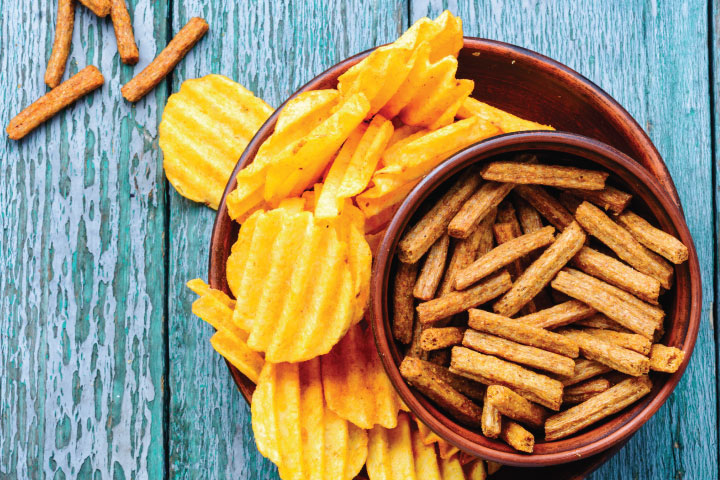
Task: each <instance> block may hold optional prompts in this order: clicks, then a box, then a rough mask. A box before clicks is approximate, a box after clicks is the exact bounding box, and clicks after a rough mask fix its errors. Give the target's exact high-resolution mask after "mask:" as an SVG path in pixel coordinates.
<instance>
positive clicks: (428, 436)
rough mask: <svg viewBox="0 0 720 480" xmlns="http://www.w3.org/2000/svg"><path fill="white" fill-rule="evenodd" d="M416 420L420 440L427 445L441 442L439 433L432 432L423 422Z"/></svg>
mask: <svg viewBox="0 0 720 480" xmlns="http://www.w3.org/2000/svg"><path fill="white" fill-rule="evenodd" d="M414 418H415V424H416V425H417V429H418V432H419V433H420V438H422V441H423V443H424V444H425V445H432V444H433V443H437V442H439V441H440V437H438V435H437V433H435V432H433V431H432V430H430V428H429V427H428V426H427V425H425V424H424V423H423V422H422V421H420V419H419V418H417V417H414Z"/></svg>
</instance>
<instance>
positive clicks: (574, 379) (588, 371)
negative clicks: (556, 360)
mask: <svg viewBox="0 0 720 480" xmlns="http://www.w3.org/2000/svg"><path fill="white" fill-rule="evenodd" d="M610 370H612V369H611V368H610V367H608V366H607V365H604V364H602V363H600V362H596V361H593V360H588V359H586V358H578V359H577V361H576V362H575V372H574V373H573V374H572V375H570V376H569V377H558V378H559V379H560V381H561V382H562V384H563V385H564V386H566V387H567V386H570V385H575V384H578V383H580V382H582V381H585V380H587V379H588V378H593V377H597V376H598V375H602V374H603V373H607V372H609V371H610Z"/></svg>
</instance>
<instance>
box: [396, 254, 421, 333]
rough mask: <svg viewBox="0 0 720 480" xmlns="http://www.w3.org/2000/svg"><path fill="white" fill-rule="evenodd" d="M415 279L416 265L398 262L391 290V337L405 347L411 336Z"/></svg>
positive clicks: (413, 316)
mask: <svg viewBox="0 0 720 480" xmlns="http://www.w3.org/2000/svg"><path fill="white" fill-rule="evenodd" d="M416 277H417V264H416V263H402V262H398V268H397V270H396V272H395V285H394V290H393V315H394V316H393V336H394V337H395V339H396V340H397V341H399V342H402V343H404V344H406V345H407V344H408V343H410V341H411V340H412V335H413V319H414V318H415V304H414V303H413V288H414V286H415V278H416Z"/></svg>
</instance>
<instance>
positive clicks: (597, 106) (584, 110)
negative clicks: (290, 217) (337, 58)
mask: <svg viewBox="0 0 720 480" xmlns="http://www.w3.org/2000/svg"><path fill="white" fill-rule="evenodd" d="M370 52H371V50H368V51H366V52H363V53H360V54H358V55H355V56H353V57H351V58H348V59H346V60H344V61H342V62H340V63H338V64H337V65H335V66H333V67H331V68H329V69H328V70H327V71H325V72H323V73H321V74H320V75H318V76H317V77H315V78H313V79H312V80H311V81H310V82H308V83H307V84H306V85H304V86H303V87H301V88H300V89H299V90H298V91H297V92H295V93H294V94H293V95H292V96H290V97H289V98H288V100H290V99H292V98H293V97H295V96H296V95H298V94H299V93H301V92H305V91H309V90H318V89H322V88H335V87H336V86H337V79H338V77H339V76H340V75H341V74H342V73H344V72H345V71H346V70H347V69H349V68H350V67H352V66H353V65H355V64H356V63H358V62H359V61H361V60H362V59H363V58H365V57H366V56H367V55H369V53H370ZM458 64H459V67H458V77H459V78H469V79H472V80H473V81H474V82H475V90H474V91H473V96H474V97H475V98H478V99H480V100H483V101H486V102H488V103H490V104H492V105H494V106H497V107H499V108H502V109H505V110H507V111H508V112H510V113H513V114H515V115H519V116H521V117H524V118H527V119H530V120H535V121H538V122H541V123H544V124H550V125H553V126H555V128H557V129H558V130H564V131H568V132H574V133H579V134H583V135H587V136H590V137H593V138H597V139H599V140H601V141H603V142H605V143H607V144H609V145H612V146H614V147H615V148H617V149H619V150H620V151H622V152H624V153H627V154H628V155H630V156H631V157H632V158H634V159H635V160H637V161H638V162H640V164H642V165H643V166H644V167H645V168H647V169H648V170H649V171H650V172H651V173H652V175H653V176H655V177H656V178H658V179H659V181H660V183H661V184H662V185H663V186H664V188H665V189H666V190H667V191H668V192H669V195H670V196H671V197H672V198H673V199H674V201H675V202H677V203H678V204H679V200H678V196H677V192H676V191H675V187H674V185H673V183H672V179H671V178H670V175H669V174H668V171H667V168H666V167H665V164H664V163H663V161H662V159H661V158H660V156H659V154H658V152H657V150H656V149H655V147H654V146H653V144H652V142H651V141H650V139H649V138H648V136H647V135H646V134H645V132H644V131H643V130H642V128H641V127H640V126H639V125H638V124H637V122H635V120H633V118H632V117H631V116H630V115H629V114H628V112H627V111H625V110H624V109H623V108H622V107H621V106H620V105H619V104H618V103H617V102H616V101H615V100H613V99H612V98H611V97H610V96H609V95H608V94H607V93H605V92H604V91H603V90H602V89H600V88H598V87H597V86H596V85H595V84H593V83H592V82H591V81H589V80H588V79H586V78H585V77H583V76H582V75H580V74H578V73H577V72H575V71H573V70H571V69H570V68H568V67H566V66H564V65H562V64H560V63H558V62H556V61H554V60H552V59H549V58H547V57H545V56H542V55H539V54H537V53H535V52H532V51H530V50H526V49H524V48H521V47H517V46H514V45H510V44H507V43H502V42H497V41H493V40H486V39H481V38H473V37H465V44H464V47H463V49H462V50H461V51H460V55H459V58H458ZM281 109H282V105H281V106H280V107H279V108H278V110H277V111H276V112H275V113H274V114H273V115H272V116H270V118H269V119H268V120H267V121H266V122H265V124H264V125H263V126H262V127H261V128H260V130H258V132H257V134H256V135H255V137H254V138H253V139H252V141H251V142H250V143H249V144H248V146H247V148H246V149H245V151H244V153H243V155H242V157H241V158H240V160H239V161H238V164H237V165H236V167H235V170H234V171H233V173H232V175H231V176H230V180H229V181H228V184H227V186H226V188H225V192H224V195H223V198H222V201H221V202H220V205H219V207H218V212H217V216H216V218H215V225H214V227H213V232H212V239H211V243H210V258H209V269H208V283H209V284H210V286H211V287H213V288H216V289H219V290H222V291H224V292H225V293H228V294H230V289H229V287H228V285H227V281H226V277H225V264H226V262H227V258H228V256H229V255H230V249H231V248H232V245H233V243H235V241H236V240H237V234H238V230H239V225H238V224H237V223H236V222H234V221H233V220H232V219H231V218H230V216H229V215H228V213H227V206H226V203H225V197H226V196H227V194H228V193H230V192H231V191H232V190H234V189H235V186H236V181H235V176H236V175H237V173H238V172H239V171H240V170H241V169H243V168H245V167H246V166H247V165H249V164H250V163H252V161H253V159H254V158H255V155H256V153H257V151H258V149H259V148H260V145H262V143H263V142H264V141H265V140H266V139H267V138H268V137H269V136H270V135H271V134H272V132H273V130H274V128H275V122H276V121H277V117H278V112H279V111H280V110H281ZM228 367H229V369H230V373H231V375H232V376H233V379H234V380H235V383H236V384H237V385H238V388H239V389H240V391H241V392H242V394H243V396H244V397H245V399H246V400H248V401H249V400H250V398H251V396H252V392H253V390H254V388H255V385H254V384H253V383H252V382H251V381H250V380H249V379H248V378H246V377H245V376H244V375H242V374H241V373H240V372H239V371H238V370H237V369H235V368H234V367H232V365H230V364H229V363H228Z"/></svg>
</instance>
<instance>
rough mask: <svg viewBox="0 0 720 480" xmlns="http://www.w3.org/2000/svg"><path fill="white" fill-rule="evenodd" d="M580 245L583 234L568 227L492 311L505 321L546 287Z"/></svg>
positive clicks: (582, 241)
mask: <svg viewBox="0 0 720 480" xmlns="http://www.w3.org/2000/svg"><path fill="white" fill-rule="evenodd" d="M584 243H585V233H584V232H583V231H582V229H581V228H580V227H579V226H578V224H577V223H575V222H573V223H571V224H570V225H569V226H568V227H567V228H566V229H565V230H564V231H563V232H562V233H561V234H560V235H558V237H557V239H556V240H555V242H554V243H553V244H552V245H550V247H548V248H547V250H545V251H544V252H543V253H542V255H540V257H539V258H538V259H537V260H535V261H534V262H533V263H532V265H530V267H528V269H527V270H525V272H524V273H523V274H522V275H521V276H520V278H518V279H517V280H516V281H515V283H513V286H512V288H511V289H510V291H509V292H507V293H506V294H505V295H503V297H502V298H501V299H500V300H498V301H497V302H496V303H495V304H494V305H493V310H495V312H496V313H499V314H500V315H505V316H507V317H509V316H512V315H515V314H516V313H517V312H518V311H519V310H520V309H521V308H522V307H523V306H524V305H525V304H526V303H527V302H529V301H530V300H532V299H533V297H535V295H537V294H538V292H540V290H542V289H543V288H545V285H547V284H548V283H550V280H552V278H553V277H554V276H555V274H556V273H557V272H559V271H560V269H561V268H563V267H564V266H565V264H567V262H568V261H570V259H571V258H572V257H573V256H574V255H575V254H576V253H577V252H578V251H579V250H580V248H582V246H583V244H584Z"/></svg>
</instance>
